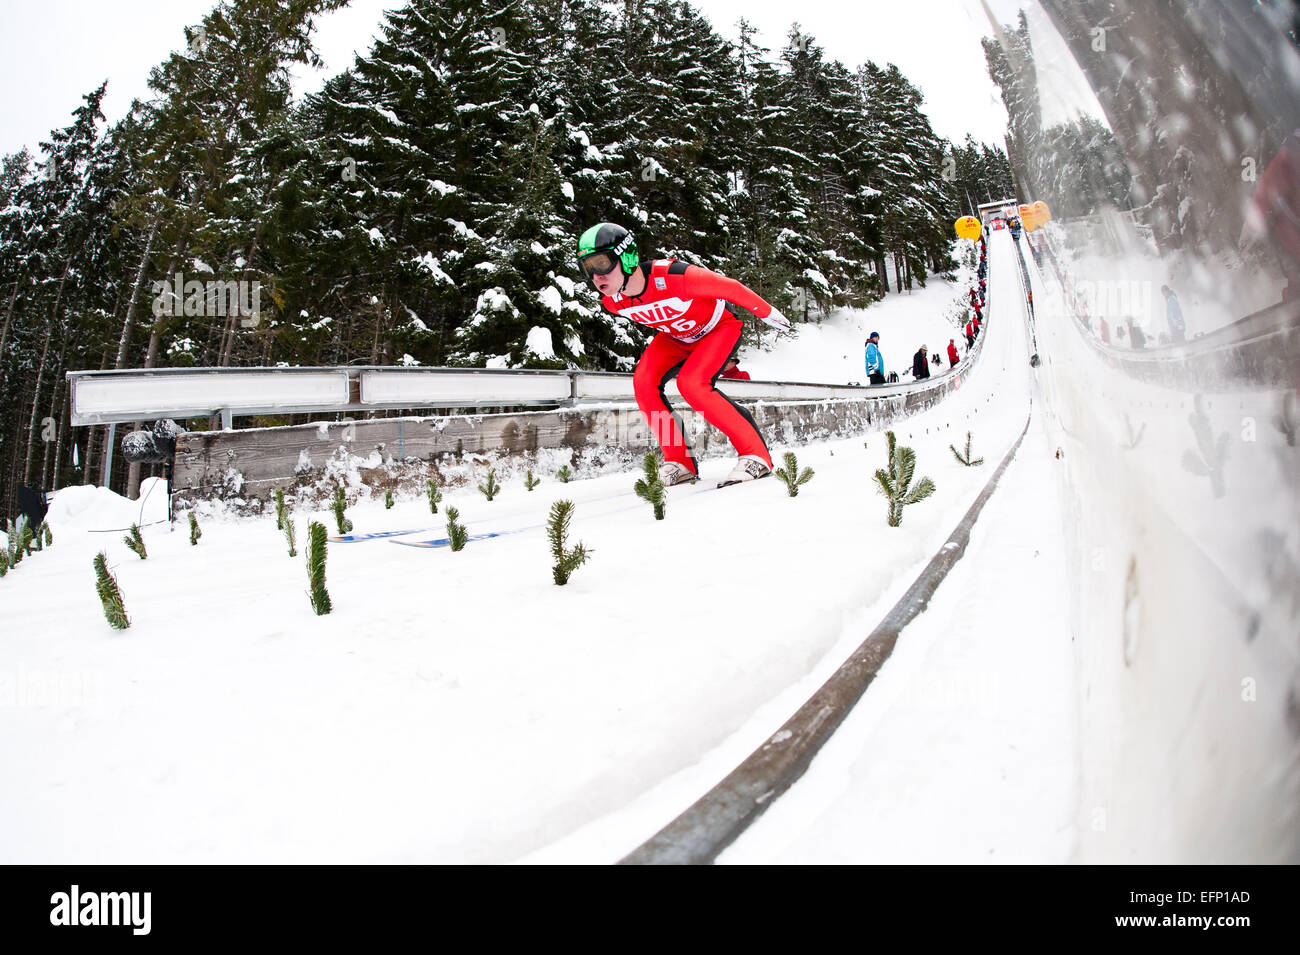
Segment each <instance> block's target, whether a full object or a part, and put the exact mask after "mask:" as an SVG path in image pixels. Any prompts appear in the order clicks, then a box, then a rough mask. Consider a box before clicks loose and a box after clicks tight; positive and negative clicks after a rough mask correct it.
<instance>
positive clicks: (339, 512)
mask: <svg viewBox="0 0 1300 955" xmlns="http://www.w3.org/2000/svg"><path fill="white" fill-rule="evenodd" d="M347 506H348V499H347V496H346V495H344V493H343V488H341V487H338V488H335V489H334V521H335V523H337V524H338V527H339V533H340V534H346V533H347V532H348V531H350V530H352V522H351V521H350V520H348V516H347V514H345V513H344V509H345V508H346V507H347ZM327 612H328V611H327Z"/></svg>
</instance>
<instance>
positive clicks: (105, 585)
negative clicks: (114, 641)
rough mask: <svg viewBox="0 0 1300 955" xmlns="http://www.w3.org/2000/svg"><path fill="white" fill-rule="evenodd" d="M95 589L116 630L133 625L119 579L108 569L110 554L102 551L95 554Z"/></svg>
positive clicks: (106, 615)
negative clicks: (118, 584) (127, 613)
mask: <svg viewBox="0 0 1300 955" xmlns="http://www.w3.org/2000/svg"><path fill="white" fill-rule="evenodd" d="M93 563H94V567H95V591H96V592H97V593H98V594H99V602H100V603H101V604H102V605H103V607H104V618H105V619H106V620H108V624H109V626H110V627H112V628H113V629H114V630H125V629H126V628H127V627H129V626H131V621H130V619H128V617H127V615H126V607H125V606H124V604H123V602H122V591H121V590H120V589H118V586H117V579H116V578H115V577H114V576H113V574H112V573H111V572H110V571H109V569H108V554H106V553H105V552H103V551H100V552H99V553H98V554H96V555H95V560H94V562H93Z"/></svg>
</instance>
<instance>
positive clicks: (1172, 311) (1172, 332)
mask: <svg viewBox="0 0 1300 955" xmlns="http://www.w3.org/2000/svg"><path fill="white" fill-rule="evenodd" d="M1160 294H1162V295H1163V296H1164V297H1165V320H1166V321H1167V322H1169V337H1170V338H1171V339H1173V340H1174V341H1176V342H1185V341H1187V322H1186V321H1185V320H1184V319H1183V310H1182V307H1181V306H1179V304H1178V296H1177V295H1175V294H1174V290H1173V289H1171V288H1170V287H1169V286H1168V285H1162V286H1160Z"/></svg>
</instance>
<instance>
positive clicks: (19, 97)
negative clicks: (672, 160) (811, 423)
mask: <svg viewBox="0 0 1300 955" xmlns="http://www.w3.org/2000/svg"><path fill="white" fill-rule="evenodd" d="M694 2H695V5H696V7H697V8H699V9H700V10H702V11H703V12H704V14H705V15H706V16H707V17H708V18H709V20H710V21H711V22H712V23H713V25H714V28H715V29H717V30H718V31H719V32H720V33H722V34H723V35H725V36H728V37H734V36H735V35H736V30H735V23H736V21H737V20H739V18H740V17H741V16H742V15H743V16H745V17H747V18H748V19H749V20H750V21H751V22H752V23H753V24H754V25H755V26H756V27H758V29H759V30H760V39H761V41H762V42H763V44H764V45H765V46H768V47H770V48H772V49H773V50H779V49H780V48H781V47H782V46H783V45H784V42H785V37H786V34H787V31H788V30H789V27H790V24H791V23H792V22H793V21H795V20H796V19H797V20H798V22H799V24H800V26H801V27H802V28H803V29H804V31H805V32H808V33H811V34H812V35H813V36H814V37H815V39H816V42H817V43H819V44H820V45H821V46H822V47H823V48H824V49H825V50H826V51H827V53H828V54H829V55H830V56H831V57H832V58H834V59H838V60H840V61H841V62H843V63H844V64H845V65H847V66H848V67H850V68H853V67H856V66H857V65H859V64H860V63H863V62H865V61H867V60H873V61H875V62H876V63H878V64H881V65H884V64H885V63H891V62H892V63H895V64H897V65H898V67H899V69H901V70H902V71H903V73H904V74H905V75H906V76H907V77H908V78H909V79H911V80H912V82H913V83H915V84H916V85H917V86H918V87H920V89H921V91H922V93H923V94H924V96H925V107H924V108H925V110H926V111H927V113H928V114H929V116H930V120H931V123H932V124H933V125H934V128H935V131H936V132H937V133H938V134H939V135H941V136H945V137H947V138H950V139H953V140H955V141H958V142H960V141H961V140H962V139H963V138H964V137H965V135H966V133H967V132H969V133H971V134H972V135H973V136H974V137H975V138H976V139H977V140H980V141H983V142H988V143H993V144H998V145H1001V144H1002V141H1003V140H1002V134H1003V131H1004V129H1005V127H1006V111H1005V110H1004V109H1003V107H1002V103H1001V99H1000V98H999V96H998V93H997V89H996V88H995V87H994V86H993V84H992V83H991V82H990V80H989V78H988V73H987V71H986V69H985V67H984V55H983V52H982V50H981V48H980V44H979V38H980V37H981V36H985V35H989V34H990V33H991V30H990V27H989V23H988V19H987V17H986V16H985V15H984V13H983V9H982V7H981V5H980V2H979V0H865V2H859V3H857V4H849V3H845V0H802V2H800V3H798V4H790V3H786V2H776V0H694ZM988 2H989V4H990V6H991V7H992V9H993V11H994V12H995V13H996V14H997V15H998V17H999V19H1000V20H1001V21H1002V22H1004V23H1009V22H1012V21H1013V20H1014V18H1015V11H1016V10H1018V9H1019V8H1020V6H1021V4H1022V0H988ZM1023 2H1024V3H1025V5H1027V6H1028V7H1029V9H1030V14H1031V26H1033V25H1034V24H1035V22H1036V21H1035V20H1034V19H1032V17H1035V16H1036V17H1037V18H1038V21H1041V22H1046V21H1045V18H1043V17H1042V15H1041V14H1040V13H1038V10H1037V7H1036V6H1035V5H1034V2H1033V0H1023ZM213 5H214V3H213V0H0V15H2V18H3V19H2V22H3V27H2V28H0V155H4V154H8V153H12V152H16V151H17V150H19V149H21V148H22V147H23V146H28V147H29V148H31V149H32V151H33V152H36V150H37V145H38V143H39V142H40V141H41V140H42V139H44V138H46V137H47V136H48V133H49V131H50V130H51V129H53V128H56V127H61V126H65V125H67V124H68V123H69V122H70V114H71V111H72V110H73V109H74V108H75V107H76V106H78V105H79V104H80V102H81V100H80V97H81V95H82V94H83V93H85V92H87V91H89V90H90V89H92V88H93V87H95V86H97V85H98V84H99V83H100V82H102V81H103V80H105V79H107V80H108V81H109V88H108V95H107V97H106V98H105V103H104V113H105V115H106V117H107V118H108V120H109V121H110V122H114V121H116V120H118V119H120V118H121V117H122V116H123V115H124V114H125V112H126V110H127V108H128V106H129V105H130V102H131V100H132V99H133V98H135V97H146V96H148V93H149V90H148V87H147V85H146V83H147V80H148V75H149V69H150V67H152V66H154V65H155V64H157V63H159V62H161V61H162V60H163V59H164V58H165V57H166V56H167V54H168V53H169V52H170V51H171V50H173V49H178V48H180V47H181V46H183V45H184V27H185V26H186V25H189V24H197V23H198V22H199V21H200V20H202V18H203V16H204V15H205V14H206V13H207V12H208V11H209V10H210V9H211V8H212V7H213ZM401 5H402V0H352V3H351V4H350V6H349V7H347V8H345V9H343V10H340V11H338V12H336V13H333V14H330V15H328V16H326V17H322V18H321V20H320V23H319V29H318V32H317V38H316V43H317V48H318V49H319V51H320V52H321V55H322V56H323V57H324V58H325V60H326V62H327V69H326V70H325V71H318V72H313V73H312V75H303V76H302V77H300V82H299V88H300V89H315V88H318V87H319V86H320V85H321V84H322V83H323V82H324V80H325V79H326V78H327V77H328V76H330V75H332V74H334V73H336V72H338V71H340V70H342V69H344V68H346V67H347V66H349V65H350V64H351V62H352V57H353V54H354V53H355V52H358V51H359V52H365V50H366V49H368V47H369V45H370V38H371V37H372V36H373V35H374V32H375V30H376V27H377V25H378V23H379V21H380V18H381V17H382V13H383V11H384V10H385V9H392V8H395V7H398V6H401ZM796 11H797V14H798V15H797V17H796V16H795V15H794V13H795V12H796ZM1053 52H1059V53H1061V54H1064V50H1063V48H1062V49H1061V50H1060V51H1053ZM1064 58H1065V61H1068V62H1067V63H1066V65H1067V67H1072V65H1073V64H1072V61H1069V60H1068V54H1064ZM1041 60H1042V58H1041V57H1040V67H1041V66H1042V65H1043V64H1042V62H1041ZM1048 61H1049V62H1062V60H1061V57H1060V56H1053V57H1049V58H1048ZM1067 72H1069V71H1068V70H1067ZM1073 72H1077V68H1076V69H1074V70H1073ZM1075 85H1076V87H1077V84H1075ZM1073 95H1074V96H1076V97H1077V96H1078V95H1079V91H1078V90H1077V88H1076V89H1075V90H1074V91H1073ZM1084 95H1085V98H1086V88H1085V90H1084ZM1044 106H1045V109H1046V110H1047V111H1049V112H1050V111H1051V110H1052V104H1051V103H1050V102H1045V104H1044ZM1084 108H1085V109H1086V108H1087V107H1086V105H1085V107H1084ZM1061 111H1063V112H1065V113H1068V112H1073V111H1075V109H1074V108H1073V107H1072V108H1066V107H1064V106H1061ZM1088 111H1089V112H1092V110H1088ZM1053 121H1054V120H1053Z"/></svg>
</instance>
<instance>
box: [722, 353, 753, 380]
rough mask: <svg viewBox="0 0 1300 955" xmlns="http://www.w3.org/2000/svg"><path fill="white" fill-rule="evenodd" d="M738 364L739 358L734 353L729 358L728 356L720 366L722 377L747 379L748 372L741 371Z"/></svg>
mask: <svg viewBox="0 0 1300 955" xmlns="http://www.w3.org/2000/svg"><path fill="white" fill-rule="evenodd" d="M739 364H740V359H739V358H737V357H736V356H735V355H732V356H731V357H730V358H728V359H727V363H726V364H725V365H723V366H722V377H723V378H739V379H741V380H742V381H749V372H747V371H741V370H740V369H739V368H738V367H737V366H738V365H739Z"/></svg>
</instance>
